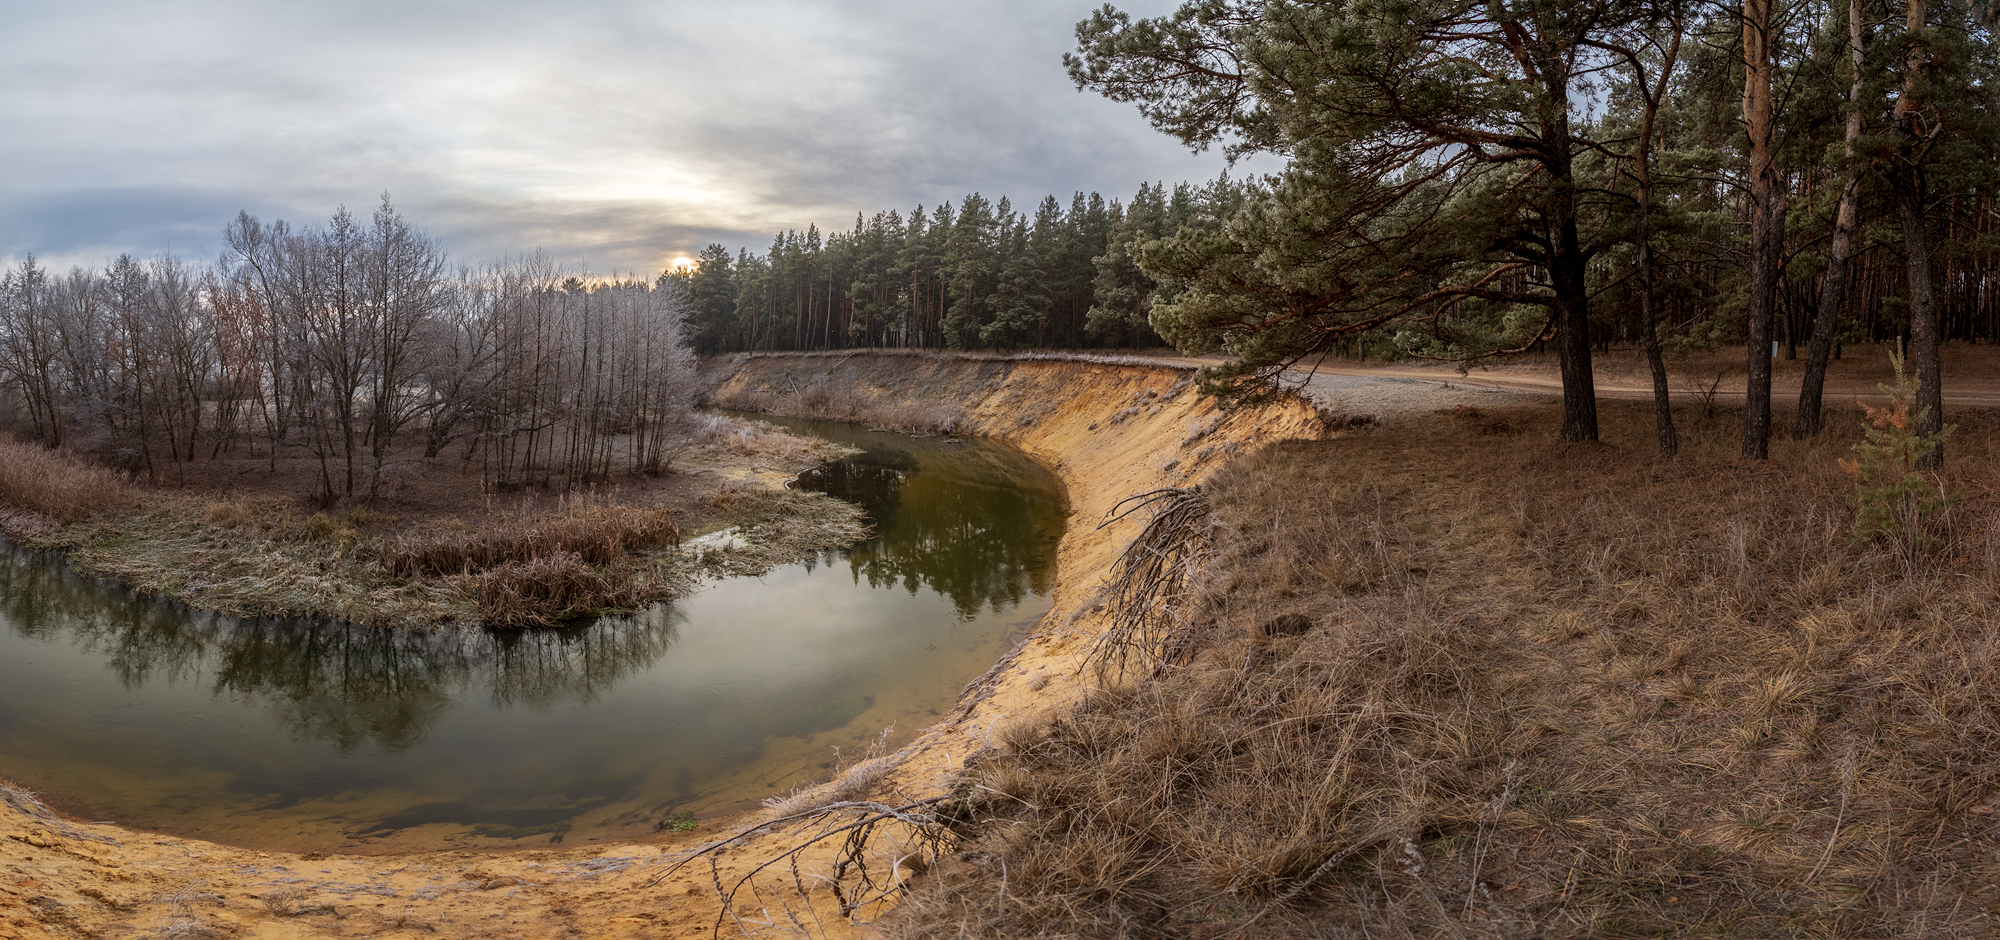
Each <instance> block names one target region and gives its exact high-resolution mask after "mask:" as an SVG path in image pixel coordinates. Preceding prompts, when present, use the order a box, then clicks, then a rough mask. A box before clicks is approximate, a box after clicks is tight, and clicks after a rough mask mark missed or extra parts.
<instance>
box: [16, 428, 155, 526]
mask: <svg viewBox="0 0 2000 940" xmlns="http://www.w3.org/2000/svg"><path fill="white" fill-rule="evenodd" d="M130 500H131V491H130V489H129V487H128V484H127V481H126V478H125V475H124V474H121V473H118V472H117V471H114V470H108V469H105V468H103V467H100V466H97V465H95V464H92V463H89V462H86V461H85V460H83V459H82V458H80V457H77V456H76V455H74V454H70V453H67V452H65V451H60V450H51V449H49V448H47V447H42V446H39V445H36V444H27V443H23V442H20V441H16V440H12V439H8V438H0V503H6V504H9V505H12V506H17V507H20V508H22V509H27V510H31V511H33V512H38V513H42V514H43V515H46V516H49V517H51V518H53V519H55V520H56V521H58V522H64V523H69V522H75V521H77V520H78V519H82V518H83V517H85V516H88V515H90V514H91V513H94V512H97V511H99V510H103V509H115V508H117V507H119V506H123V505H125V504H127V503H128V502H130Z"/></svg>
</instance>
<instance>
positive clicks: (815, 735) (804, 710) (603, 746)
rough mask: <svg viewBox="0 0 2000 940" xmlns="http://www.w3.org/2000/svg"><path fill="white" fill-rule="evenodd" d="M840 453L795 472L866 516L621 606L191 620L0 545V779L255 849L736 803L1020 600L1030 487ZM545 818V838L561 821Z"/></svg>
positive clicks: (870, 715)
mask: <svg viewBox="0 0 2000 940" xmlns="http://www.w3.org/2000/svg"><path fill="white" fill-rule="evenodd" d="M811 430H814V431H816V432H818V433H822V434H824V435H825V436H828V437H833V438H836V439H842V440H849V441H859V442H861V443H862V444H863V445H864V446H866V447H868V448H869V449H870V450H869V453H868V454H866V455H864V456H863V457H860V458H857V459H855V460H852V461H848V462H844V463H842V464H839V465H836V466H833V467H829V468H827V469H826V470H825V472H823V473H821V474H818V475H816V476H815V477H814V478H813V479H812V480H809V481H806V484H805V485H808V486H812V487H815V488H823V489H826V490H828V491H829V492H833V493H836V494H837V495H841V496H844V497H846V498H849V499H853V500H855V501H857V502H859V503H861V504H862V505H863V506H864V508H865V509H866V510H867V511H868V513H869V515H870V517H871V521H872V522H873V524H874V526H875V536H874V537H873V538H871V539H870V540H868V541H867V542H864V543H862V544H860V545H857V546H853V547H851V548H849V549H844V550H840V551H834V552H828V553H825V554H824V555H822V556H821V557H820V558H819V559H817V560H816V563H815V564H800V565H792V566H787V567H784V568H780V569H778V570H776V571H773V572H771V573H770V574H768V575H766V576H765V577H763V578H735V579H729V580H727V581H724V582H721V583H719V584H716V585H714V586H712V587H710V588H708V589H705V590H703V591H701V592H699V593H697V594H696V595H694V596H692V597H689V598H686V599H685V600H683V601H680V602H677V603H675V604H674V605H672V606H662V607H660V608H657V609H654V610H651V611H648V612H646V613H644V614H642V615H639V616H633V617H624V618H609V619H603V620H599V621H596V622H593V623H589V624H584V625H578V626H574V627H570V628H567V629H561V630H544V631H535V632H529V633H501V634H495V633H487V632H484V631H479V630H448V631H441V632H435V633H409V632H391V631H379V630H371V629H360V628H352V627H347V626H342V625H339V624H331V623H325V622H315V621H303V620H265V621H243V620H236V619H233V618H228V617H219V616H213V615H204V614H199V613H191V612H189V611H188V610H186V609H185V608H182V607H179V606H176V605H171V604H163V603H160V602H157V601H151V600H144V599H140V598H137V597H134V596H132V595H131V594H130V592H127V591H125V590H122V589H119V588H116V587H113V586H109V585H106V584H102V583H99V582H94V581H90V580H87V579H84V578H80V577H77V576H76V575H75V574H73V573H72V572H70V571H69V570H68V569H67V568H66V566H64V565H63V564H61V563H60V561H58V560H53V559H50V558H48V557H46V556H41V555H37V554H34V553H30V552H26V551H23V550H20V549H18V548H15V547H13V546H11V545H5V544H4V543H0V774H4V775H6V776H9V777H12V778H14V779H16V780H18V781H21V782H23V783H25V784H28V785H31V786H34V787H36V788H37V789H41V790H43V791H44V792H45V793H47V794H48V795H50V796H51V798H52V799H53V800H54V802H55V804H56V805H57V806H59V807H61V808H64V809H67V810H70V811H73V812H77V813H79V814H81V815H86V816H88V817H89V818H93V819H118V820H121V821H125V822H128V823H132V824H135V825H140V826H145V827H149V828H155V829H162V830H166V831H169V832H174V833H178V834H184V835H191V836H199V837H204V838H212V839H219V840H222V841H228V842H234V843H236V844H240V845H254V846H260V847H268V848H283V849H288V850H293V851H311V850H316V849H318V848H323V847H332V846H336V845H338V846H341V847H343V848H349V849H351V848H353V847H354V843H352V842H349V841H344V840H353V839H362V838H366V839H369V840H377V839H385V840H390V841H392V842H393V843H394V844H395V846H396V847H397V848H398V849H399V850H412V851H414V850H423V849H428V848H440V847H444V846H447V845H472V846H478V845H484V844H491V843H490V840H494V839H516V838H528V837H538V838H541V839H544V840H546V839H549V838H553V837H555V836H557V835H561V834H562V833H565V832H567V833H569V837H570V838H572V839H585V840H588V839H611V838H630V837H632V836H633V835H635V834H639V833H644V832H649V831H650V826H651V824H652V823H653V822H655V821H657V820H658V819H659V818H660V816H661V814H663V813H667V812H671V811H677V810H678V809H680V808H691V809H694V810H696V811H698V812H701V813H703V814H707V813H710V812H728V811H734V810H739V809H743V808H747V807H749V806H753V805H755V801H756V800H758V799H761V798H762V797H765V796H769V795H771V794H772V793H774V792H783V791H786V790H789V789H790V788H792V787H794V786H796V785H798V784H799V783H800V782H802V781H803V780H804V779H807V778H810V777H811V776H813V775H817V774H821V773H824V768H825V767H826V766H827V761H828V759H829V758H830V757H831V748H832V747H833V746H836V745H837V746H839V747H841V748H843V749H845V750H846V751H847V752H850V753H851V752H853V751H855V750H858V749H860V748H862V747H864V746H865V742H866V741H867V740H868V739H870V738H872V737H873V736H874V735H875V734H877V733H878V732H879V731H880V730H881V729H882V728H884V727H885V726H890V725H894V726H896V727H899V728H903V729H915V728H918V727H921V726H923V725H925V724H928V723H929V722H930V721H933V720H935V716H937V715H938V714H940V712H941V710H943V709H946V708H949V707H950V703H951V702H952V701H953V699H954V697H955V696H956V695H957V693H958V692H959V690H960V689H961V688H962V687H963V685H964V683H965V682H966V681H967V680H969V679H971V678H972V677H973V676H976V675H978V674H979V673H980V672H982V671H984V670H985V669H986V668H987V667H988V666H990V665H991V664H992V663H993V661H994V659H995V658H997V657H998V656H999V655H1001V654H1002V653H1003V652H1004V651H1005V649H1006V648H1007V646H1008V645H1009V644H1011V642H1012V638H1014V637H1016V636H1018V635H1019V634H1020V632H1021V631H1023V630H1025V629H1026V628H1027V627H1028V626H1029V625H1030V624H1031V623H1032V622H1033V620H1034V619H1035V618H1036V617H1038V616H1040V614H1041V613H1042V611H1043V610H1045V609H1046V608H1047V598H1046V597H1045V596H1044V595H1045V594H1046V592H1047V590H1048V587H1049V581H1050V578H1051V575H1052V572H1053V568H1054V559H1055V548H1056V542H1057V540H1058V539H1059V537H1060V535H1061V531H1062V524H1063V507H1062V499H1061V492H1060V487H1059V485H1058V484H1057V483H1056V482H1055V481H1054V479H1053V478H1052V477H1050V476H1049V475H1048V474H1047V473H1046V471H1044V470H1042V469H1041V468H1040V467H1039V466H1038V465H1036V464H1034V463H1033V462H1032V461H1029V460H1027V459H1026V458H1023V457H1021V456H1020V455H1018V454H1014V453H1012V452H1008V451H1005V450H1004V449H1002V448H997V447H992V446H990V445H981V444H977V443H973V444H965V445H957V444H944V443H942V442H939V441H935V440H932V441H921V440H912V439H909V438H902V437H897V436H892V435H871V434H868V433H867V432H858V431H855V430H854V429H850V428H845V427H842V426H838V425H831V426H827V425H822V426H816V427H813V428H811ZM572 830H574V831H572Z"/></svg>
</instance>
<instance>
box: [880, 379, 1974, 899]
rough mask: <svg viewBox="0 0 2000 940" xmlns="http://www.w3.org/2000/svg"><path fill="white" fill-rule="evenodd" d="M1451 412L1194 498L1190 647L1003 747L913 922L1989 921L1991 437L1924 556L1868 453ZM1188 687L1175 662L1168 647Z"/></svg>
mask: <svg viewBox="0 0 2000 940" xmlns="http://www.w3.org/2000/svg"><path fill="white" fill-rule="evenodd" d="M1603 415H1604V417H1605V419H1606V420H1605V429H1606V432H1607V434H1606V437H1607V439H1608V440H1609V441H1612V442H1614V443H1608V444H1601V445H1598V444H1593V445H1576V446H1573V447H1568V448H1560V449H1559V448H1554V447H1550V446H1548V444H1547V442H1546V440H1545V439H1544V438H1543V437H1541V436H1539V432H1540V431H1541V430H1542V429H1547V428H1553V427H1554V425H1555V418H1556V415H1555V413H1554V411H1553V409H1552V408H1548V407H1541V406H1537V407H1528V408H1523V409H1517V410H1506V411H1502V410H1500V409H1493V410H1492V413H1491V414H1490V415H1482V417H1490V418H1491V419H1493V420H1495V421H1505V422H1506V423H1508V424H1509V425H1512V426H1516V427H1522V428H1527V429H1531V430H1529V431H1527V432H1526V433H1523V434H1520V435H1495V434H1489V433H1485V426H1486V425H1487V424H1488V423H1490V422H1487V421H1478V422H1468V421H1462V420H1440V421H1432V422H1428V423H1426V424H1423V425H1417V426H1408V427H1391V428H1384V429H1380V430H1377V431H1375V432H1373V433H1371V434H1369V435H1365V436H1358V437H1353V438H1347V439H1342V440H1334V441H1325V442H1312V443H1306V442H1294V443H1288V444H1283V445H1279V446H1276V447H1273V448H1270V449H1268V450H1266V451H1263V452H1261V453H1258V454H1255V455H1250V456H1247V457H1245V458H1242V459H1239V460H1237V461H1235V462H1234V463H1232V464H1231V465H1230V466H1229V467H1228V468H1227V469H1225V470H1224V471H1223V472H1222V473H1221V474H1219V475H1218V477H1217V478H1216V479H1214V480H1213V481H1212V484H1211V485H1210V486H1209V487H1208V497H1209V499H1210V501H1211V504H1212V506H1213V520H1212V524H1213V525H1214V526H1215V527H1216V533H1215V534H1214V535H1212V536H1211V537H1209V539H1208V543H1209V544H1210V545H1211V546H1212V549H1211V550H1210V551H1209V552H1208V553H1207V557H1206V559H1205V561H1204V562H1203V563H1202V564H1200V565H1197V566H1191V567H1190V568H1188V574H1187V576H1186V577H1185V578H1183V579H1182V580H1181V581H1180V582H1179V586H1178V587H1177V588H1176V590H1177V591H1178V592H1179V596H1180V597H1181V604H1182V607H1183V610H1184V613H1182V614H1181V615H1180V616H1181V618H1182V619H1181V622H1180V623H1179V624H1178V625H1177V626H1176V628H1175V629H1173V630H1171V631H1160V632H1157V633H1154V634H1151V635H1153V636H1157V637H1160V638H1161V643H1162V644H1165V643H1168V642H1171V643H1174V644H1178V645H1177V646H1176V647H1175V650H1176V651H1177V652H1178V654H1179V655H1177V656H1175V657H1168V656H1165V655H1163V653H1164V652H1165V647H1164V645H1162V646H1161V647H1160V648H1159V649H1156V650H1154V651H1153V655H1150V656H1143V657H1135V658H1134V659H1133V660H1132V668H1131V669H1128V670H1126V671H1124V672H1123V673H1122V674H1120V673H1117V672H1116V671H1114V674H1113V675H1112V676H1111V677H1110V678H1109V679H1107V680H1106V681H1104V682H1103V683H1102V685H1101V687H1100V688H1098V689H1097V690H1096V691H1095V692H1093V693H1092V694H1090V695H1089V696H1088V697H1087V698H1086V699H1085V700H1084V701H1083V702H1082V703H1081V704H1080V705H1078V706H1076V707H1075V708H1073V709H1070V710H1066V711H1064V712H1062V713H1060V714H1055V715H1052V716H1048V717H1047V718H1044V719H1042V720H1039V721H1034V722H1030V723H1026V724H1023V725H1021V726H1019V727H1017V728H1015V729H1013V730H1011V731H1008V732H1006V733H1003V734H1002V735H1000V736H999V739H998V740H997V741H996V744H995V746H994V747H993V748H992V749H991V750H989V751H987V752H985V753H983V754H981V755H980V756H979V757H978V758H977V759H975V760H973V761H972V762H970V764H969V768H968V771H967V774H966V779H965V781H964V784H963V786H961V788H960V790H959V791H958V792H959V793H960V794H961V803H960V805H959V807H958V808H957V809H955V810H953V811H952V812H950V813H947V814H945V815H946V816H948V817H949V818H950V819H951V820H953V822H952V828H953V831H954V833H955V835H956V836H957V837H958V839H959V840H960V841H959V847H958V850H957V851H956V852H955V854H954V855H953V856H952V859H951V860H950V861H949V862H948V863H946V864H944V865H942V866H940V867H939V868H937V869H935V870H934V871H933V872H932V873H931V874H930V875H928V876H926V877H924V878H920V879H917V880H916V881H915V882H913V885H914V890H913V891H912V893H911V894H910V896H909V897H908V898H907V899H906V901H905V903H904V904H903V905H902V906H901V908H900V909H899V910H898V912H897V913H895V914H893V915H891V917H890V918H889V919H888V920H887V921H885V922H884V924H883V927H884V930H885V933H886V934H887V935H888V936H892V937H928V936H964V937H1035V936H1044V937H1053V936H1077V937H1116V936H1148V937H1186V938H1209V937H1225V936H1259V937H1277V938H1286V937H1321V936H1371V937H1439V936H1452V937H1512V936H1536V937H1596V936H1682V935H1701V936H1807V937H1901V936H1931V937H1957V936H1983V935H1986V934H1987V933H1988V932H1989V931H1990V925H1989V924H1988V923H1987V922H1986V920H1985V915H1984V913H1983V912H1984V911H1985V910H1986V909H1987V904H1986V902H1985V900H1984V899H1985V898H1986V897H1987V892H1988V891H1990V887H1989V886H1990V885H1991V884H1992V883H1993V879H1994V878H1995V877H2000V861H1996V859H2000V827H1996V826H1995V825H1994V822H1993V820H1994V818H1995V814H1996V813H2000V635H1996V634H1995V632H1994V630H1993V629H1992V625H1993V624H1994V623H1996V622H2000V468H1996V462H1995V460H1994V457H1995V455H1996V453H2000V422H1996V421H1995V419H1994V417H1993V416H1992V415H1988V414H1979V413H1960V414H1957V415H1954V420H1956V421H1957V422H1958V424H1959V431H1958V432H1957V434H1956V435H1955V436H1954V437H1953V442H1954V450H1953V455H1952V458H1951V463H1950V464H1949V465H1948V466H1947V468H1946V470H1945V471H1944V475H1943V477H1942V478H1941V480H1940V484H1941V485H1944V486H1948V487H1949V488H1950V491H1951V492H1954V493H1956V494H1961V495H1962V498H1961V499H1959V500H1958V501H1956V502H1955V503H1953V504H1952V505H1951V506H1950V507H1949V509H1948V510H1946V511H1945V512H1944V514H1943V516H1942V518H1940V519H1938V520H1937V525H1936V528H1934V529H1933V530H1932V532H1933V533H1934V535H1935V542H1934V543H1933V544H1932V545H1930V546H1928V547H1927V548H1926V549H1925V550H1924V554H1923V555H1922V557H1921V559H1920V560H1919V562H1918V563H1917V564H1910V563H1908V562H1907V561H1906V560H1905V559H1904V558H1903V557H1902V556H1901V554H1900V552H1899V550H1898V549H1897V548H1895V547H1893V546H1889V545H1884V544H1880V543H1860V542H1857V541H1855V540H1854V539H1852V538H1850V533H1851V531H1852V528H1853V525H1854V520H1855V512H1856V510H1855V508H1854V507H1853V506H1852V505H1851V503H1850V501H1849V499H1848V494H1849V493H1850V492H1851V490H1852V488H1853V486H1854V483H1853V480H1852V478H1851V477H1850V476H1849V475H1848V474H1847V473H1845V472H1844V471H1843V470H1842V469H1841V468H1840V466H1839V461H1840V459H1841V458H1843V457H1845V456H1847V455H1848V454H1849V452H1850V448H1851V446H1852V445H1853V443H1854V442H1855V441H1857V440H1859V439H1861V437H1862V432H1863V425H1862V422H1861V421H1860V420H1859V416H1858V415H1855V414H1852V413H1842V414H1840V415H1837V416H1834V420H1833V421H1831V422H1830V424H1829V429H1828V430H1827V431H1826V432H1824V433H1823V434H1822V435H1821V437H1820V438H1818V439H1815V440H1813V441H1809V442H1804V443H1797V442H1789V441H1784V442H1773V443H1774V446H1773V451H1774V454H1775V456H1774V459H1772V460H1770V461H1766V462H1756V463H1751V462H1742V461H1738V460H1735V459H1734V458H1733V454H1732V452H1733V451H1734V449H1735V446H1736V442H1735V428H1734V427H1732V426H1730V425H1729V424H1728V423H1726V422H1718V423H1710V424H1701V423H1694V422H1689V423H1688V424H1684V425H1683V427H1684V429H1685V433H1686V437H1685V438H1684V441H1683V448H1682V453H1683V456H1682V457H1681V458H1678V459H1676V460H1673V461H1666V462H1662V461H1660V460H1659V459H1657V457H1656V456H1655V455H1654V454H1653V453H1652V452H1651V448H1650V446H1649V441H1650V439H1651V415H1650V411H1649V409H1648V408H1646V407H1645V406H1636V405H1635V406H1626V405H1614V406H1611V407H1607V408H1606V409H1605V410H1604V412H1603ZM1163 662H1164V663H1166V665H1165V666H1164V667H1162V666H1161V665H1160V664H1161V663H1163Z"/></svg>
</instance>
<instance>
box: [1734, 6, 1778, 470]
mask: <svg viewBox="0 0 2000 940" xmlns="http://www.w3.org/2000/svg"><path fill="white" fill-rule="evenodd" d="M1771 3H1772V0H1744V3H1743V65H1744V77H1743V123H1744V125H1745V128H1746V129H1747V130H1748V132H1749V135H1750V297H1749V301H1750V310H1749V324H1748V326H1749V329H1748V331H1747V332H1748V333H1749V340H1748V345H1749V348H1748V349H1747V350H1746V352H1747V353H1748V365H1749V381H1748V387H1747V388H1746V389H1745V392H1744V403H1743V456H1744V458H1745V459H1749V460H1763V459H1765V458H1767V457H1769V456H1770V455H1771V317H1772V310H1773V308H1774V307H1775V305H1776V300H1777V286H1778V258H1779V252H1780V251H1781V250H1782V249H1783V242H1782V236H1781V231H1782V229H1781V228H1780V224H1781V223H1780V222H1779V219H1780V218H1781V217H1782V216H1781V214H1780V213H1781V212H1782V207H1781V204H1780V199H1781V198H1782V197H1781V196H1780V193H1779V189H1780V183H1779V180H1778V173H1777V166H1776V164H1775V162H1774V161H1773V159H1772V153H1771V131H1772V127H1773V124H1774V122H1773V116H1774V115H1773V111H1772V101H1771V43H1770V40H1771V35H1772V31H1771V28H1772V17H1771Z"/></svg>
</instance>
